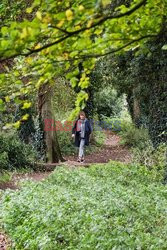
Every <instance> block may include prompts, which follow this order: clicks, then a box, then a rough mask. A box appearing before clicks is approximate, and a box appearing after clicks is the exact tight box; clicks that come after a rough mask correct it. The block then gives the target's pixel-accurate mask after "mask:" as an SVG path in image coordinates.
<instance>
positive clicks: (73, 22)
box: [0, 0, 167, 110]
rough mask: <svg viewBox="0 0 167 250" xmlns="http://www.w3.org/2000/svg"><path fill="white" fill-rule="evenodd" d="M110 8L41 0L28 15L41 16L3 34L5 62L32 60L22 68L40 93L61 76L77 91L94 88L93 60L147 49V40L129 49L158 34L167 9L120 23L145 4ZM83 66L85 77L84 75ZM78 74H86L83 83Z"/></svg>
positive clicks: (92, 2) (0, 48) (149, 6)
mask: <svg viewBox="0 0 167 250" xmlns="http://www.w3.org/2000/svg"><path fill="white" fill-rule="evenodd" d="M110 2H111V1H109V0H102V1H96V0H85V1H79V0H76V1H69V0H62V1H54V0H47V1H46V0H44V1H40V0H35V1H34V2H33V4H32V6H30V7H29V8H28V9H27V10H26V12H27V13H31V12H32V11H33V12H35V11H36V14H35V15H34V18H33V20H31V21H28V20H26V19H25V20H23V21H22V22H12V21H11V22H10V25H9V27H5V26H4V27H2V28H1V31H0V34H1V36H0V56H1V58H2V59H5V58H8V57H10V56H11V57H12V56H15V55H28V54H29V56H28V57H26V58H25V61H24V63H20V65H22V64H23V65H24V67H22V66H21V68H20V71H21V74H22V75H28V76H29V78H30V76H32V75H33V77H34V78H33V85H34V87H35V88H36V89H38V88H39V87H40V86H41V85H42V84H44V83H46V82H50V83H51V82H52V83H53V82H54V79H55V78H57V77H58V76H60V75H64V76H66V78H67V79H68V80H69V81H70V83H71V86H72V87H76V86H78V87H80V89H81V90H84V89H86V88H87V87H88V86H89V77H88V74H89V73H90V72H91V70H92V69H93V67H94V64H95V60H94V61H93V60H92V57H93V56H94V57H95V58H96V55H97V57H98V56H99V55H102V54H104V53H106V52H107V53H108V52H110V51H114V50H117V49H119V48H122V47H124V46H125V49H127V50H129V49H133V48H136V46H140V45H142V49H143V48H144V45H145V44H144V42H143V41H142V40H141V41H138V42H136V43H132V44H130V45H129V46H127V47H126V44H127V43H128V42H129V41H133V40H134V39H137V38H140V37H142V36H145V35H148V34H157V33H158V32H159V31H160V28H161V24H162V20H163V16H164V15H166V8H167V6H166V5H165V3H164V2H163V1H160V0H154V1H153V0H149V1H147V3H146V4H145V5H143V6H141V7H140V8H139V9H137V10H136V11H135V12H134V13H131V15H126V16H122V17H121V18H116V16H117V14H118V13H119V15H120V14H121V13H122V14H123V13H126V12H127V11H129V10H130V9H132V8H133V7H134V6H136V5H137V4H138V3H140V2H141V1H140V0H134V1H131V5H130V7H127V6H125V5H120V6H119V7H118V8H116V9H115V10H114V11H113V13H111V11H110V9H109V8H106V7H107V6H108V5H110ZM117 6H118V5H117ZM101 7H102V8H101ZM103 8H104V9H105V11H104V10H103ZM106 17H107V18H106ZM105 18H106V19H105ZM103 20H104V21H103ZM99 22H100V23H99ZM94 26H95V27H94ZM87 57H90V59H88V60H87ZM80 62H82V64H83V67H84V69H83V72H78V65H79V63H80ZM78 73H80V74H81V77H80V80H78V77H77V76H78ZM11 78H12V77H11ZM12 81H13V82H14V84H18V85H19V83H18V82H17V81H20V79H17V81H16V79H15V80H12ZM30 81H31V80H30ZM26 88H27V86H26ZM21 91H22V92H21ZM29 92H30V90H29V89H28V91H27V92H26V91H25V89H22V90H21V88H20V93H23V94H27V95H28V94H29ZM85 100H86V96H85V98H83V100H82V98H80V96H78V99H77V101H76V108H77V110H78V108H81V106H82V107H83V106H84V101H85ZM79 105H81V106H80V107H79Z"/></svg>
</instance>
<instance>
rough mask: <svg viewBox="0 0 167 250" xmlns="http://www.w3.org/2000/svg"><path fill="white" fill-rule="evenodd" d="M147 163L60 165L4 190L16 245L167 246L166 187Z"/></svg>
mask: <svg viewBox="0 0 167 250" xmlns="http://www.w3.org/2000/svg"><path fill="white" fill-rule="evenodd" d="M161 181H162V175H161V173H160V172H158V171H157V170H156V169H152V170H148V168H147V167H145V166H140V167H139V166H136V165H125V164H123V163H117V162H110V163H108V164H106V165H104V164H102V165H101V166H97V165H94V166H92V167H91V168H89V169H85V168H72V169H68V168H65V167H60V168H57V169H56V170H55V171H54V172H53V173H52V174H51V175H50V176H49V178H48V179H46V180H44V181H42V182H40V183H34V182H31V181H27V182H24V183H22V188H21V190H18V191H9V190H7V191H5V192H4V193H2V194H1V205H0V211H1V212H0V223H1V226H2V227H3V229H4V230H5V231H6V232H7V234H8V235H9V236H10V238H11V240H12V242H13V243H12V244H13V245H12V249H19V250H22V249H34V250H35V249H41V250H47V249H48V250H49V249H53V250H54V249H55V250H58V249H100V250H103V249H106V250H107V249H149V250H150V249H166V229H167V211H166V207H167V195H166V194H167V192H166V191H167V190H166V186H165V185H163V184H162V183H161Z"/></svg>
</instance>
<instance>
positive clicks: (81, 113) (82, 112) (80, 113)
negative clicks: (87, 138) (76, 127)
mask: <svg viewBox="0 0 167 250" xmlns="http://www.w3.org/2000/svg"><path fill="white" fill-rule="evenodd" d="M80 115H83V116H85V118H86V115H85V112H84V111H80V112H79V115H78V119H80Z"/></svg>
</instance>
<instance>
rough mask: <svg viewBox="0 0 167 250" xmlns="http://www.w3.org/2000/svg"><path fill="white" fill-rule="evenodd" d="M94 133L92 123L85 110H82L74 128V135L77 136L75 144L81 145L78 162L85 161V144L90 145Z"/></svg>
mask: <svg viewBox="0 0 167 250" xmlns="http://www.w3.org/2000/svg"><path fill="white" fill-rule="evenodd" d="M91 133H92V128H91V125H90V123H89V121H88V119H87V118H86V115H85V112H83V111H81V112H80V113H79V117H78V119H77V120H76V122H75V124H74V126H73V128H72V137H75V146H76V147H79V154H78V160H77V161H78V162H84V146H85V145H86V146H88V145H89V136H90V134H91Z"/></svg>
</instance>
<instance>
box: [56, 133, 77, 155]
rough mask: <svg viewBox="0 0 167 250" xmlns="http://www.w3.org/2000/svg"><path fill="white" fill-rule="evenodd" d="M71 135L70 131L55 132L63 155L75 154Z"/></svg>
mask: <svg viewBox="0 0 167 250" xmlns="http://www.w3.org/2000/svg"><path fill="white" fill-rule="evenodd" d="M71 135H72V133H71V131H57V136H58V142H59V145H60V148H61V152H62V154H63V155H72V154H75V153H76V147H75V145H74V140H73V139H72V137H71Z"/></svg>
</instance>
